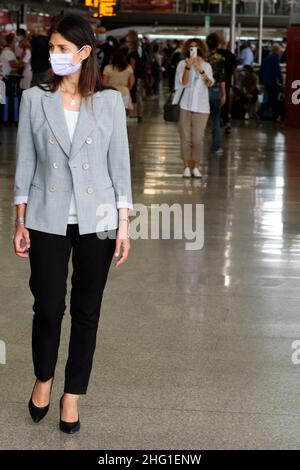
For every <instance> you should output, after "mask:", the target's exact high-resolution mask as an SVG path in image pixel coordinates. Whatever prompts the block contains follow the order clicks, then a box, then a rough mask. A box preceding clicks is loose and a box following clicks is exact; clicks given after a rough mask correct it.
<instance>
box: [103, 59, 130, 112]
mask: <svg viewBox="0 0 300 470" xmlns="http://www.w3.org/2000/svg"><path fill="white" fill-rule="evenodd" d="M134 82H135V78H134V73H133V68H132V67H131V65H129V64H128V62H127V58H126V56H125V55H124V53H123V52H122V51H121V50H116V51H115V53H114V54H113V55H112V57H111V63H110V64H109V65H107V66H106V67H105V69H104V71H103V85H106V86H110V87H114V88H116V89H117V90H118V91H119V92H120V93H121V94H122V98H123V101H124V105H125V108H126V109H127V110H132V109H133V105H132V100H131V96H130V90H131V89H132V87H133V85H134Z"/></svg>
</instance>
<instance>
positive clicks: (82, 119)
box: [70, 96, 97, 160]
mask: <svg viewBox="0 0 300 470" xmlns="http://www.w3.org/2000/svg"><path fill="white" fill-rule="evenodd" d="M96 99H97V96H94V100H96ZM94 112H95V111H94V109H93V108H92V100H91V98H88V99H87V100H86V99H85V98H82V100H81V106H80V112H79V117H78V121H77V125H76V129H75V132H74V136H73V142H72V146H71V152H70V160H71V159H72V158H74V157H75V156H76V155H77V154H78V152H79V151H80V149H81V147H82V146H83V144H84V143H85V142H86V139H87V138H88V137H89V136H90V134H91V133H92V131H93V129H94V128H95V127H96V124H97V121H96V117H95V114H94Z"/></svg>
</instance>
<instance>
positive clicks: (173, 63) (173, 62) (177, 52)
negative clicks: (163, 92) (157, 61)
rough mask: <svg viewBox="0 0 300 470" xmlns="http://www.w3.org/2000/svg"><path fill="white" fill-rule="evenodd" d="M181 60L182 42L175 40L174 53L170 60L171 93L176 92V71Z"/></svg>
mask: <svg viewBox="0 0 300 470" xmlns="http://www.w3.org/2000/svg"><path fill="white" fill-rule="evenodd" d="M180 60H181V48H180V42H179V41H178V40H177V39H175V41H174V49H173V53H172V55H171V58H170V76H169V88H170V91H173V90H174V84H175V75H176V69H177V65H178V64H179V62H180Z"/></svg>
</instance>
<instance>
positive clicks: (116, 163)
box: [108, 92, 133, 209]
mask: <svg viewBox="0 0 300 470" xmlns="http://www.w3.org/2000/svg"><path fill="white" fill-rule="evenodd" d="M108 171H109V174H110V178H111V180H112V183H113V187H114V190H115V195H116V202H117V208H118V209H122V208H128V209H132V208H133V206H132V193H131V171H130V156H129V144H128V135H127V124H126V112H125V107H124V103H123V99H122V95H121V93H119V92H118V93H117V98H116V103H115V107H114V112H113V131H112V135H111V139H110V144H109V149H108Z"/></svg>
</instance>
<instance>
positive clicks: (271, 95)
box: [257, 85, 280, 122]
mask: <svg viewBox="0 0 300 470" xmlns="http://www.w3.org/2000/svg"><path fill="white" fill-rule="evenodd" d="M265 89H266V91H267V92H268V97H267V101H265V102H264V103H262V104H261V105H260V107H259V110H258V111H257V114H258V115H259V116H260V117H261V116H262V115H263V113H264V112H265V111H266V110H267V109H269V108H270V107H271V109H272V115H273V121H274V122H275V121H276V120H277V118H278V116H279V115H280V110H279V102H278V92H279V88H278V85H266V86H265Z"/></svg>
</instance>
